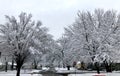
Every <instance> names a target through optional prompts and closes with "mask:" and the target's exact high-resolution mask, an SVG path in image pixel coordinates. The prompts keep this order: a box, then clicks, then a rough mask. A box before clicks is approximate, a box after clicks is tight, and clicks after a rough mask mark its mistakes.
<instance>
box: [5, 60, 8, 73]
mask: <svg viewBox="0 0 120 76" xmlns="http://www.w3.org/2000/svg"><path fill="white" fill-rule="evenodd" d="M7 68H8V62H5V72H7Z"/></svg>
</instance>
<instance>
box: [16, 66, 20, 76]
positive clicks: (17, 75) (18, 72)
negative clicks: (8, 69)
mask: <svg viewBox="0 0 120 76" xmlns="http://www.w3.org/2000/svg"><path fill="white" fill-rule="evenodd" d="M20 69H21V68H20V67H18V68H17V74H16V76H20Z"/></svg>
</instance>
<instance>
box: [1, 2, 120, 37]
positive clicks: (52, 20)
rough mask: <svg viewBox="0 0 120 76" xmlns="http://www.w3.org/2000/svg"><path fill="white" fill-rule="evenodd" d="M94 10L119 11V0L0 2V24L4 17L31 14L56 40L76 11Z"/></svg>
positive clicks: (73, 17) (72, 19) (73, 18)
mask: <svg viewBox="0 0 120 76" xmlns="http://www.w3.org/2000/svg"><path fill="white" fill-rule="evenodd" d="M95 8H103V9H105V10H107V9H115V10H117V11H119V10H120V0H0V23H4V21H5V17H4V15H10V16H11V15H13V16H18V15H19V14H20V13H21V12H26V13H31V14H32V15H33V20H40V21H42V23H43V25H44V26H46V27H48V28H49V33H50V34H52V35H53V36H54V39H58V38H59V37H60V36H62V33H63V32H64V27H67V26H68V25H71V24H72V23H73V22H74V20H75V18H76V13H77V11H78V10H80V11H86V10H89V11H93V10H94V9H95Z"/></svg>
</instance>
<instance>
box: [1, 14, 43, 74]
mask: <svg viewBox="0 0 120 76" xmlns="http://www.w3.org/2000/svg"><path fill="white" fill-rule="evenodd" d="M31 17H32V15H31V14H29V15H27V14H26V13H21V14H20V15H19V20H17V19H16V18H15V17H14V16H12V17H9V16H6V19H8V21H7V22H6V24H4V25H0V33H1V34H0V38H1V39H2V40H1V43H3V44H6V45H5V46H6V48H10V49H12V50H8V52H10V53H11V54H12V56H13V59H14V61H15V62H16V64H17V66H16V68H17V74H16V76H20V69H21V67H22V65H23V64H24V63H25V62H27V60H28V58H29V57H30V55H31V52H32V51H31V48H34V49H37V50H38V49H39V42H40V40H39V39H40V36H41V35H40V34H43V33H45V32H40V33H39V31H42V30H44V29H45V28H42V27H41V22H40V21H38V22H37V23H36V24H35V22H34V21H32V20H31ZM42 38H44V37H42Z"/></svg>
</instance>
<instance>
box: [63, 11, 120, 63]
mask: <svg viewBox="0 0 120 76" xmlns="http://www.w3.org/2000/svg"><path fill="white" fill-rule="evenodd" d="M119 29H120V16H119V14H116V12H115V11H113V10H112V11H111V10H108V11H104V10H101V9H97V10H95V12H93V13H90V12H89V11H88V12H80V11H79V12H78V18H77V19H76V21H75V22H74V23H73V24H72V25H71V26H69V27H67V28H65V34H64V35H65V36H66V38H67V39H69V41H68V44H69V45H68V47H69V48H68V50H67V51H68V53H69V54H71V56H73V58H72V59H74V58H75V59H76V60H77V59H80V60H82V61H85V62H93V63H96V62H98V63H101V62H102V63H103V62H104V61H106V62H107V63H108V64H110V63H111V62H113V61H115V60H116V58H117V57H118V56H119V42H120V40H119V39H120V38H119V37H120V33H119V32H120V31H119Z"/></svg>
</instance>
